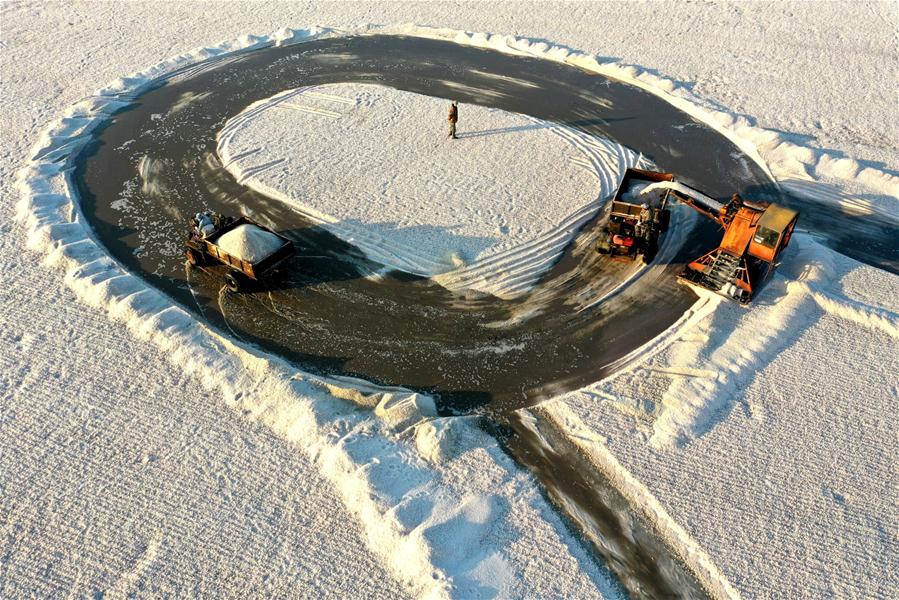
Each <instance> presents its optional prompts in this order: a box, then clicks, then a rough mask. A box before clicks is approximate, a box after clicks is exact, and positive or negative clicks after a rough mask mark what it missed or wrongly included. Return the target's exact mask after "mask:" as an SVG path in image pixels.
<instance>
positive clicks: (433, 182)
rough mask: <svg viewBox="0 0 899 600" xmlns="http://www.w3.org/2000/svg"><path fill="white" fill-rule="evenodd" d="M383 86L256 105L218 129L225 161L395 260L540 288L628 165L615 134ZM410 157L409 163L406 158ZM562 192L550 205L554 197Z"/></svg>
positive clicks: (394, 264) (506, 289) (419, 269)
mask: <svg viewBox="0 0 899 600" xmlns="http://www.w3.org/2000/svg"><path fill="white" fill-rule="evenodd" d="M447 104H448V103H447V101H446V100H443V99H440V98H433V97H431V96H424V95H421V94H414V93H411V92H404V91H400V90H395V89H392V88H388V87H383V86H379V85H373V84H358V83H357V84H328V85H320V86H314V87H307V88H298V89H294V90H288V91H286V92H282V93H279V94H276V95H275V96H273V97H271V98H268V99H264V100H260V101H258V102H254V103H253V104H251V105H250V106H248V107H247V108H245V109H244V110H243V111H242V112H241V113H240V114H238V115H235V116H234V117H232V118H230V119H229V120H228V121H227V122H226V123H225V125H224V126H223V127H222V129H221V131H220V132H219V134H218V154H219V156H220V158H221V160H222V164H223V166H224V167H225V169H227V170H228V171H229V172H231V173H232V174H233V175H234V176H235V179H237V181H239V182H240V183H241V184H242V185H245V186H248V187H251V188H253V189H255V190H256V191H258V192H260V193H261V194H265V195H266V196H268V197H270V198H274V199H276V200H279V201H281V202H283V203H285V204H287V205H288V206H290V207H291V208H292V209H293V210H295V211H297V212H299V213H300V214H302V215H304V216H305V217H306V218H308V219H310V220H311V221H313V222H314V223H316V224H318V225H320V226H321V227H323V228H324V229H327V230H328V231H330V232H331V233H333V234H334V235H335V236H337V237H339V238H341V239H343V240H345V241H347V242H349V243H352V244H353V245H354V246H356V247H357V248H359V249H361V250H362V251H363V252H365V254H366V255H367V256H368V257H369V258H371V259H372V260H375V261H377V262H380V263H382V264H383V265H385V266H386V267H387V268H390V269H397V270H401V271H405V272H408V273H412V274H415V275H421V276H423V277H432V278H434V279H435V280H436V281H437V282H438V283H440V284H441V285H443V286H444V287H447V288H448V289H452V290H461V291H467V290H472V289H473V290H476V291H480V292H486V293H490V294H493V295H496V296H499V297H502V298H513V297H516V296H519V295H522V294H524V293H526V292H528V291H529V290H530V289H531V288H532V286H533V285H534V284H535V283H536V282H537V281H538V280H539V278H540V276H541V275H542V274H543V273H544V272H545V271H546V270H547V269H548V268H549V267H550V266H551V265H552V264H553V262H554V259H556V258H557V257H558V256H560V255H561V254H562V252H563V251H564V249H565V247H566V246H567V245H568V243H569V242H570V241H571V239H572V238H573V237H574V236H575V235H576V233H577V231H578V230H579V228H580V225H581V224H583V223H584V222H585V221H586V220H587V219H589V218H591V217H592V216H593V215H595V214H596V212H597V211H598V210H599V209H600V208H601V206H602V201H603V200H605V199H607V198H609V197H610V196H611V195H612V194H613V193H614V191H615V187H616V185H617V183H618V181H619V180H620V178H621V176H622V175H623V173H624V170H625V169H626V168H628V167H633V166H638V165H639V166H641V167H647V166H648V162H646V161H644V160H642V158H641V156H640V155H639V154H637V153H636V152H634V151H632V150H630V149H628V148H625V147H624V146H622V145H621V144H619V143H617V142H614V141H612V140H608V139H604V138H600V137H596V136H590V135H587V134H585V133H583V132H581V131H578V130H575V129H572V128H569V127H566V126H564V125H560V124H557V123H551V122H547V121H541V120H539V119H535V118H532V117H529V116H526V115H521V114H515V113H510V112H507V111H503V110H497V109H493V108H486V107H483V106H477V105H469V104H464V105H461V106H460V109H459V114H460V122H459V133H458V135H459V139H457V140H450V139H448V138H447V132H446V115H445V114H444V113H445V112H446V106H447ZM400 165H402V166H400ZM547 198H551V199H552V201H551V202H547Z"/></svg>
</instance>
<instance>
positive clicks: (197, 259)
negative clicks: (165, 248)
mask: <svg viewBox="0 0 899 600" xmlns="http://www.w3.org/2000/svg"><path fill="white" fill-rule="evenodd" d="M205 262H206V261H205V260H204V258H203V255H202V254H200V253H199V252H197V251H196V250H193V249H191V248H188V249H187V264H189V265H190V266H191V267H196V266H197V265H202V264H204V263H205Z"/></svg>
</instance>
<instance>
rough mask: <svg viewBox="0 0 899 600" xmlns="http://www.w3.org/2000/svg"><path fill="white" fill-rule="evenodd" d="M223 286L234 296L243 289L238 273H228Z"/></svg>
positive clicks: (241, 278)
mask: <svg viewBox="0 0 899 600" xmlns="http://www.w3.org/2000/svg"><path fill="white" fill-rule="evenodd" d="M225 286H226V287H227V288H228V290H229V291H231V292H234V293H235V294H236V293H238V292H240V291H241V290H242V289H243V276H242V275H240V274H238V273H228V274H227V275H225Z"/></svg>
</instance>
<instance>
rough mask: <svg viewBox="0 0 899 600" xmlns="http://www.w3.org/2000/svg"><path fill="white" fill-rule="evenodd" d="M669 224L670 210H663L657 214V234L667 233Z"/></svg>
mask: <svg viewBox="0 0 899 600" xmlns="http://www.w3.org/2000/svg"><path fill="white" fill-rule="evenodd" d="M670 222H671V210H670V209H667V208H666V209H665V210H663V211H661V212H659V233H665V232H666V231H668V223H670Z"/></svg>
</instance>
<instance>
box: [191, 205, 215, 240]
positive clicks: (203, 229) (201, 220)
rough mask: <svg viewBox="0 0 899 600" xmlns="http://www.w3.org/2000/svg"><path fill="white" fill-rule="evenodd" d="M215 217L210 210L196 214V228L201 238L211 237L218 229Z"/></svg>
mask: <svg viewBox="0 0 899 600" xmlns="http://www.w3.org/2000/svg"><path fill="white" fill-rule="evenodd" d="M215 217H216V215H215V214H213V212H212V211H210V210H205V211H203V212H201V213H197V214H196V216H195V217H194V221H195V223H196V225H195V226H194V227H195V228H196V230H197V233H198V234H199V236H200V237H201V238H207V237H209V236H210V235H212V234H213V233H215V231H216V230H217V229H218V227H216V225H215V220H216V219H215Z"/></svg>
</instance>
